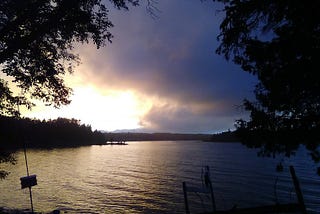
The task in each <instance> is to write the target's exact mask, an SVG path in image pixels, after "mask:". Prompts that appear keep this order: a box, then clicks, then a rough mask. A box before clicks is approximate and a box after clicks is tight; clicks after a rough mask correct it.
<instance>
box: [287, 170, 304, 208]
mask: <svg viewBox="0 0 320 214" xmlns="http://www.w3.org/2000/svg"><path fill="white" fill-rule="evenodd" d="M290 173H291V177H292V180H293V184H294V188H295V190H296V194H297V198H298V201H299V205H300V207H301V212H302V213H304V214H306V213H307V211H306V205H305V204H304V200H303V195H302V191H301V189H300V184H299V181H298V178H297V176H296V172H295V170H294V168H293V166H290Z"/></svg>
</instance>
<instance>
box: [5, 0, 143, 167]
mask: <svg viewBox="0 0 320 214" xmlns="http://www.w3.org/2000/svg"><path fill="white" fill-rule="evenodd" d="M109 1H110V2H111V4H113V5H114V7H116V8H117V9H128V7H127V5H128V4H132V5H137V4H138V0H109ZM112 26H113V25H112V23H111V21H110V20H109V19H108V10H107V8H106V6H105V5H104V4H103V3H102V1H101V0H1V1H0V69H1V73H3V74H4V75H6V76H7V77H9V79H10V80H12V82H13V83H14V84H15V86H16V87H18V88H19V89H21V95H20V96H15V95H14V93H13V92H12V88H11V87H10V85H9V84H8V82H7V81H6V80H4V79H2V78H0V115H13V116H19V112H18V109H17V108H16V106H17V105H24V106H26V107H27V108H31V107H32V105H33V104H32V102H31V101H30V98H32V99H39V100H42V101H43V102H45V103H46V104H48V105H54V106H55V107H59V106H61V105H65V104H68V103H69V102H70V99H69V97H70V94H71V88H69V87H67V86H66V85H65V83H64V80H63V75H64V74H66V73H67V72H69V73H71V72H73V69H74V66H75V65H76V64H77V63H78V62H79V57H78V56H77V55H76V54H74V53H73V52H72V49H73V46H74V43H84V42H89V40H92V41H93V42H94V43H95V44H96V46H97V48H99V47H101V46H103V45H104V44H105V41H106V40H108V41H111V38H112V34H111V33H110V31H109V29H110V27H112ZM11 86H12V85H11ZM1 143H2V142H1ZM0 146H1V145H0ZM2 157H4V159H1V160H2V161H6V160H8V159H7V158H5V157H6V156H1V154H0V158H2Z"/></svg>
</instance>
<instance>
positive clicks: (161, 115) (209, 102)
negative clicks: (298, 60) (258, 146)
mask: <svg viewBox="0 0 320 214" xmlns="http://www.w3.org/2000/svg"><path fill="white" fill-rule="evenodd" d="M156 6H157V7H158V9H159V10H160V11H161V12H160V13H159V14H158V17H159V18H158V19H152V18H151V16H150V15H149V14H148V13H147V12H146V10H145V8H144V6H143V5H142V6H141V7H136V8H130V10H129V11H128V12H124V11H117V10H114V11H113V10H112V11H111V13H110V16H111V17H110V18H111V20H112V21H113V23H114V24H115V27H114V29H113V31H112V32H113V34H114V35H115V38H114V40H113V43H112V44H110V45H107V47H106V48H104V49H101V50H99V51H98V52H97V51H96V50H93V49H91V47H90V46H87V47H86V48H85V49H82V50H81V56H83V59H84V60H85V62H84V64H85V65H86V66H87V67H86V70H85V74H86V75H88V78H90V79H91V80H93V81H94V82H95V83H97V84H98V85H100V87H105V88H106V89H107V88H113V89H118V90H127V89H131V90H135V91H136V92H138V93H141V94H143V95H146V96H150V97H153V96H156V97H158V99H159V100H162V101H163V102H159V103H154V105H153V107H152V109H151V110H150V112H149V113H148V114H147V115H145V116H144V117H143V118H141V124H142V125H143V127H145V128H149V129H150V130H157V131H169V130H171V131H175V130H176V131H183V132H188V131H189V132H190V131H197V132H208V131H210V130H212V131H215V130H225V129H228V128H232V126H233V122H234V120H235V119H237V118H239V117H243V116H245V114H243V112H241V111H239V109H238V108H237V106H238V105H240V104H241V101H242V99H243V98H245V97H251V96H252V93H251V91H252V89H253V85H254V84H255V81H256V80H255V79H254V78H253V77H252V76H250V75H249V74H247V73H245V72H243V71H241V70H240V69H239V67H238V66H236V65H233V64H232V63H230V62H226V61H225V60H224V59H223V58H222V57H221V56H218V55H216V54H215V49H216V48H217V46H218V42H217V41H216V37H217V35H218V32H219V28H218V27H219V23H220V21H221V16H222V15H223V14H221V13H219V14H218V15H217V10H218V9H219V8H218V6H219V5H217V4H214V3H212V2H211V1H206V2H201V1H191V0H190V1H182V0H181V1H171V0H163V1H159V3H158V4H157V5H156Z"/></svg>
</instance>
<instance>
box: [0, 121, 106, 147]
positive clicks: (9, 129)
mask: <svg viewBox="0 0 320 214" xmlns="http://www.w3.org/2000/svg"><path fill="white" fill-rule="evenodd" d="M104 143H105V137H104V135H103V134H102V133H101V132H98V131H92V129H91V126H89V125H84V124H81V123H80V121H79V120H76V119H66V118H58V119H55V120H47V121H45V120H42V121H40V120H35V119H28V118H23V119H20V118H14V117H5V116H0V148H11V149H15V148H22V147H23V146H24V144H26V146H27V147H29V148H30V147H33V148H34V147H39V148H46V147H49V148H50V147H73V146H83V145H93V144H104Z"/></svg>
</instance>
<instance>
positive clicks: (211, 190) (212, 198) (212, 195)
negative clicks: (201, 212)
mask: <svg viewBox="0 0 320 214" xmlns="http://www.w3.org/2000/svg"><path fill="white" fill-rule="evenodd" d="M209 187H210V192H211V200H212V210H213V213H215V212H216V210H217V208H216V202H215V200H214V194H213V188H212V183H211V181H210V183H209Z"/></svg>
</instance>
